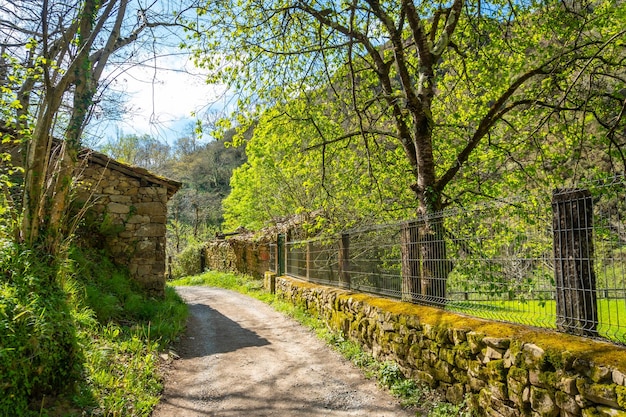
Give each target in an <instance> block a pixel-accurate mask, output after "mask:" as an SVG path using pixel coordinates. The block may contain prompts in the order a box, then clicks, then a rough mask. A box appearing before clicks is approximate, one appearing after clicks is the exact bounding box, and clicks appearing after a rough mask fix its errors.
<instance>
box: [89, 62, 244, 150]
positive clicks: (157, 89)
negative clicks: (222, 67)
mask: <svg viewBox="0 0 626 417" xmlns="http://www.w3.org/2000/svg"><path fill="white" fill-rule="evenodd" d="M206 78H207V74H206V72H203V71H202V70H201V69H198V68H195V67H194V65H193V63H192V62H191V61H190V60H189V58H188V57H187V56H186V55H184V54H182V53H180V52H179V51H174V53H172V54H171V55H169V56H164V57H159V58H157V59H156V60H155V59H151V60H150V61H147V62H146V63H145V64H144V65H142V66H138V65H134V66H127V67H116V68H115V69H113V70H112V71H111V72H110V73H109V74H107V76H106V78H105V80H104V82H105V83H106V82H110V85H109V89H110V91H115V92H121V93H122V94H123V97H124V103H123V106H122V109H121V110H122V111H121V115H120V116H121V119H120V120H114V121H111V120H108V118H107V117H106V116H104V115H101V113H96V114H95V115H94V117H93V118H92V122H91V123H90V129H89V132H90V134H91V135H92V136H93V137H94V138H92V141H93V142H95V144H96V145H101V144H103V143H106V141H108V140H112V139H115V138H117V137H118V135H131V134H135V135H138V136H141V135H144V134H147V135H150V136H152V137H154V138H156V139H158V140H160V141H163V142H167V143H169V144H172V143H173V142H174V141H175V140H176V139H178V138H180V137H182V136H186V135H189V134H190V132H191V131H192V130H193V127H194V124H195V121H196V117H197V118H200V119H201V120H203V121H205V122H206V121H215V119H217V118H218V117H219V116H220V115H223V114H224V112H225V111H226V110H227V109H228V108H232V103H231V101H232V100H231V99H232V97H231V95H229V94H227V91H226V87H225V86H220V85H209V84H207V83H206ZM114 107H116V108H119V107H120V106H119V105H118V106H114ZM194 115H195V117H194ZM207 130H209V129H207ZM203 138H204V139H207V140H208V139H209V138H210V136H209V133H208V132H206V133H204V134H203Z"/></svg>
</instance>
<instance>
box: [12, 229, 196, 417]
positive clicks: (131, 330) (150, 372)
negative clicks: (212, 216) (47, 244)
mask: <svg viewBox="0 0 626 417" xmlns="http://www.w3.org/2000/svg"><path fill="white" fill-rule="evenodd" d="M0 242H2V243H1V245H0V381H2V384H0V390H1V394H2V395H0V414H2V415H20V416H29V415H41V414H40V412H41V413H44V415H47V414H45V413H47V412H50V413H56V412H57V411H58V410H66V411H65V412H64V413H63V415H83V413H88V414H90V415H125V416H148V415H150V413H151V412H152V408H153V407H154V405H155V404H156V403H157V402H158V398H159V394H160V391H161V388H162V387H161V384H160V377H159V374H158V369H157V365H158V351H159V349H162V348H164V347H166V346H168V345H169V344H170V343H172V341H173V340H174V339H175V338H176V337H177V335H178V334H179V333H180V332H181V331H182V329H183V327H184V323H185V319H186V306H185V304H184V303H183V302H182V300H181V299H180V298H179V297H178V296H177V295H176V293H175V292H174V291H173V290H172V289H169V288H168V289H167V290H166V297H165V299H164V300H156V299H151V298H147V297H146V296H145V295H143V294H142V293H141V292H140V291H139V290H138V288H137V286H136V284H134V283H133V282H131V280H130V278H129V276H128V273H127V272H125V271H123V270H120V269H119V268H117V267H115V266H114V265H113V264H112V263H111V262H110V261H109V260H108V258H107V257H106V256H105V255H104V254H102V253H97V252H84V251H80V250H76V249H72V250H71V251H70V253H69V257H68V258H67V259H66V260H64V261H60V260H57V262H52V261H51V259H50V258H49V257H47V256H45V255H42V254H41V253H35V252H33V251H28V250H24V249H23V248H21V247H19V246H17V245H14V244H12V243H7V241H5V240H2V241H0ZM44 395H45V396H48V398H49V397H50V396H52V398H56V400H53V401H46V402H45V403H42V402H41V399H42V398H43V396H44ZM42 404H44V405H42ZM68 404H69V405H68ZM42 407H43V408H42ZM68 410H69V411H68ZM71 410H73V411H71Z"/></svg>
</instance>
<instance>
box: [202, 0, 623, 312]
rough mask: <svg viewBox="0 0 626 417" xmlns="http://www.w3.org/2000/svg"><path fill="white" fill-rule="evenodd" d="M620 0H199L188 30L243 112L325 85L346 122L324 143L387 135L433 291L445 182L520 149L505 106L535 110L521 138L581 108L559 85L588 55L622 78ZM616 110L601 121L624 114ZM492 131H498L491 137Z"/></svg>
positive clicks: (576, 73)
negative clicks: (403, 171) (511, 139)
mask: <svg viewBox="0 0 626 417" xmlns="http://www.w3.org/2000/svg"><path fill="white" fill-rule="evenodd" d="M625 7H626V5H625V4H624V3H623V2H622V1H613V0H604V1H601V2H584V1H582V2H578V1H576V2H559V1H553V0H545V1H539V2H510V1H505V0H493V1H483V0H476V1H471V0H452V1H449V2H431V1H415V0H389V1H380V0H348V1H341V2H338V1H314V2H310V1H301V0H286V1H284V0H281V1H258V0H244V1H237V2H220V3H219V10H218V8H217V6H216V5H215V4H214V3H212V2H207V3H206V4H205V7H204V9H202V10H201V12H202V14H203V16H204V18H205V19H208V21H209V23H208V24H207V25H206V26H204V27H201V28H199V29H201V31H203V32H204V33H206V34H208V36H207V39H209V41H208V42H207V43H206V44H205V45H204V49H202V48H199V49H198V50H197V59H198V62H199V63H200V64H202V65H205V66H206V67H208V68H211V69H218V70H217V71H216V80H219V81H223V82H227V83H229V84H230V85H232V86H233V87H235V88H238V89H240V91H242V92H243V97H244V99H243V100H242V101H241V102H240V105H241V107H242V109H244V110H245V109H253V110H252V112H251V113H252V115H254V112H255V111H257V110H258V109H260V108H263V107H267V106H272V105H274V104H276V103H279V102H286V101H289V100H291V99H293V98H294V97H298V96H302V95H307V94H309V92H311V91H316V90H319V89H320V88H324V89H326V90H327V92H328V96H329V97H328V100H336V101H339V102H341V103H343V105H344V107H345V109H347V110H349V112H347V113H346V114H347V119H346V120H347V122H346V123H345V124H344V126H345V127H346V128H349V129H353V130H348V131H346V132H344V133H343V134H342V135H340V136H338V137H323V136H322V135H320V140H321V143H320V144H319V145H320V148H322V149H324V148H325V146H324V145H325V144H328V143H332V142H336V141H340V140H345V139H347V138H354V137H359V138H361V139H362V140H363V142H364V144H365V146H366V147H368V144H369V143H375V142H376V138H377V137H380V136H381V135H385V136H387V137H390V138H393V139H395V140H396V141H397V142H398V143H399V144H400V146H401V147H402V149H403V150H404V156H405V157H406V159H407V161H408V163H409V165H410V175H411V177H412V180H413V181H412V185H411V189H412V190H413V192H414V195H415V198H416V213H417V214H418V215H419V216H421V217H422V218H423V219H425V220H426V221H425V222H424V227H423V228H422V230H421V231H420V235H421V236H422V238H421V241H422V243H421V247H420V252H421V256H422V259H423V262H422V264H421V277H422V280H421V284H420V287H421V288H420V289H419V291H421V292H422V294H423V296H424V298H425V299H427V300H431V301H433V302H442V301H443V300H444V299H445V291H446V280H447V276H448V273H449V271H450V269H451V264H450V263H449V262H448V261H447V260H446V258H447V256H446V246H445V244H444V243H443V242H444V230H443V225H442V224H441V222H440V221H438V220H437V219H438V217H437V216H435V215H434V214H435V213H437V212H438V211H440V210H441V209H442V208H444V207H445V206H446V205H447V204H448V203H449V202H451V201H453V200H454V199H455V196H448V195H447V194H446V191H448V190H452V189H454V187H452V186H451V185H452V184H454V182H455V180H457V179H458V178H459V177H461V176H463V175H467V174H468V173H471V172H472V171H473V168H474V166H475V165H476V164H481V163H484V162H485V161H486V159H485V158H483V157H481V156H482V155H481V151H482V150H485V149H487V150H489V151H491V150H493V149H495V148H498V149H502V152H503V153H507V152H509V153H511V152H512V155H515V152H517V151H518V150H519V149H520V148H522V149H527V147H526V146H521V147H520V146H519V145H520V143H519V141H516V145H518V147H517V148H516V147H515V146H511V145H510V144H508V143H506V141H505V140H504V138H506V137H507V136H506V135H504V134H502V132H504V131H507V130H512V131H517V130H520V131H521V130H523V129H520V128H519V126H517V125H516V123H515V122H516V121H515V120H512V117H513V115H515V117H516V118H517V120H520V121H522V120H524V119H526V120H531V118H532V119H536V120H539V122H540V123H535V127H534V128H533V129H530V130H531V131H532V132H529V133H530V137H532V138H533V139H537V135H536V133H537V132H538V131H540V130H541V129H543V128H545V126H547V125H549V123H550V122H551V121H553V120H554V117H561V116H560V115H561V114H564V113H565V112H572V113H576V114H578V116H576V117H580V114H581V112H584V111H585V107H586V106H587V105H588V102H585V101H581V100H579V101H577V103H575V104H574V103H572V102H571V101H570V97H571V96H572V94H573V92H574V91H576V90H578V89H581V90H585V88H586V86H585V85H584V83H585V82H586V81H585V80H586V79H587V77H586V75H585V74H587V73H588V71H589V69H590V68H591V67H596V63H605V64H606V65H609V66H610V67H612V68H613V71H612V72H618V73H619V75H618V76H617V77H616V78H617V79H615V78H612V77H613V76H612V75H611V74H610V73H606V74H605V75H606V76H605V77H604V79H612V80H613V81H614V82H612V84H613V85H619V84H620V83H623V62H624V61H623V59H624V51H623V47H621V46H620V45H621V43H622V42H623V38H624V33H625V32H624V31H625V29H624V28H623V25H622V24H621V23H620V22H623V20H622V18H623V16H624V9H625ZM217 16H219V18H216V17H217ZM616 68H619V70H616ZM337 83H339V84H341V85H338V84H337ZM343 87H347V88H343ZM252 101H254V105H252ZM611 105H612V106H613V107H615V106H617V107H618V108H619V107H623V103H621V102H619V101H613V102H612V103H611ZM619 113H620V111H619V110H618V111H616V112H614V114H619ZM616 120H617V122H616ZM619 120H621V119H620V118H619V117H618V118H613V119H612V122H611V123H613V124H612V126H623V123H622V124H621V125H620V124H619V123H621V122H619ZM615 123H617V124H615ZM495 133H498V134H499V135H498V136H499V137H500V138H503V139H502V140H499V141H498V143H496V144H495V145H494V144H492V143H491V139H492V135H493V134H495ZM540 141H541V139H540V138H539V142H540ZM522 152H523V151H522ZM513 160H516V158H515V157H514V158H513ZM456 191H457V192H458V193H462V192H465V191H467V190H462V189H460V188H458V187H457V189H456Z"/></svg>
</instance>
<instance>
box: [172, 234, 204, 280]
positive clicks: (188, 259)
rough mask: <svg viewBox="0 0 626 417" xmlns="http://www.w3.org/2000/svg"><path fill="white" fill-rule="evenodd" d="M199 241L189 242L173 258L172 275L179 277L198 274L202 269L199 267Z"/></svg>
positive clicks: (200, 248) (200, 246) (200, 247)
mask: <svg viewBox="0 0 626 417" xmlns="http://www.w3.org/2000/svg"><path fill="white" fill-rule="evenodd" d="M202 248H203V246H202V244H201V243H194V244H189V245H187V246H186V247H185V249H183V251H182V252H180V253H179V254H178V255H176V257H175V258H174V263H173V265H172V277H171V278H181V277H186V276H191V275H198V274H201V273H202V272H204V271H201V268H200V251H201V250H202Z"/></svg>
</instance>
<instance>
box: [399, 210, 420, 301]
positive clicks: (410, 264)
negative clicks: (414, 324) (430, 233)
mask: <svg viewBox="0 0 626 417" xmlns="http://www.w3.org/2000/svg"><path fill="white" fill-rule="evenodd" d="M418 237H419V226H418V223H417V222H408V223H403V224H402V231H401V234H400V248H401V249H400V251H401V257H402V301H409V302H413V301H415V300H416V298H417V297H416V295H417V294H419V292H420V260H419V246H418V243H417V242H418Z"/></svg>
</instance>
